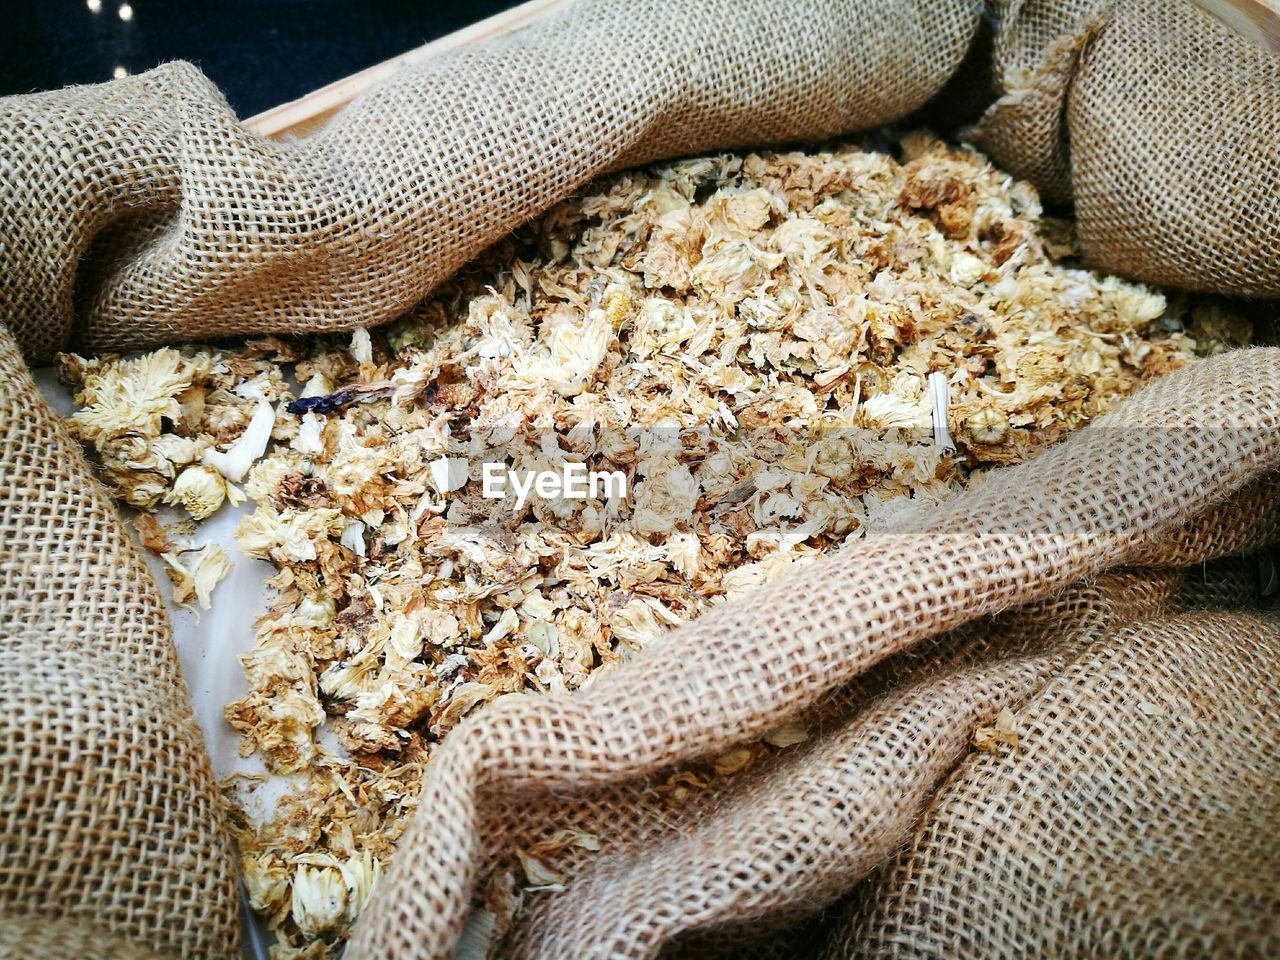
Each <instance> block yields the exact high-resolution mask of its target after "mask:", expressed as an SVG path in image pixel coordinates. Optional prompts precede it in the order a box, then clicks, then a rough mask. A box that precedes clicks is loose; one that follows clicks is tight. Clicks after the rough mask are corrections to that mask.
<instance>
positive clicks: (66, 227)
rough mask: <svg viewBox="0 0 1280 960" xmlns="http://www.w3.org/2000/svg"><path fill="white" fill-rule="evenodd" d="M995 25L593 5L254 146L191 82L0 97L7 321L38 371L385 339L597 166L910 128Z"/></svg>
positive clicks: (766, 9) (191, 72)
mask: <svg viewBox="0 0 1280 960" xmlns="http://www.w3.org/2000/svg"><path fill="white" fill-rule="evenodd" d="M977 19H978V13H977V10H976V9H975V8H974V7H973V6H972V5H971V4H970V3H968V2H967V0H931V2H929V3H923V2H919V3H915V2H903V0H848V2H842V3H834V4H833V3H828V2H824V0H798V2H788V3H783V4H779V3H775V2H772V0H720V2H714V3H705V2H704V3H688V2H685V0H646V2H644V3H643V4H637V3H634V2H630V0H581V2H579V3H577V4H575V5H574V6H573V8H571V9H570V10H568V11H566V12H564V13H563V14H561V15H558V16H553V17H550V18H549V19H547V20H545V21H542V22H539V23H538V24H537V25H535V26H534V27H532V28H530V29H529V30H527V31H525V32H523V33H520V34H517V35H516V36H514V37H512V38H510V39H507V40H503V41H500V42H497V43H493V44H489V45H486V46H484V47H482V48H479V49H473V48H469V49H464V50H459V51H457V52H454V53H452V54H450V55H448V56H444V57H441V58H439V59H436V60H433V61H431V62H429V63H426V64H424V65H422V66H420V67H417V68H415V69H414V70H412V71H405V72H402V73H401V74H400V75H399V76H398V77H397V78H396V79H395V80H394V81H393V82H391V83H388V84H386V85H384V86H382V87H380V88H378V89H376V90H374V91H372V92H370V93H369V94H368V95H366V96H365V97H363V98H361V99H360V100H358V101H357V102H355V103H353V104H352V105H351V106H350V107H349V108H347V109H346V110H344V111H342V113H341V114H340V115H339V116H338V117H337V118H336V119H334V120H333V121H332V123H331V124H330V125H329V126H328V127H327V128H326V129H325V130H324V131H323V132H321V133H320V134H318V135H317V136H315V137H313V138H310V139H308V140H306V141H304V142H301V143H297V144H278V143H271V142H266V141H263V140H262V139H260V138H258V137H255V136H253V135H250V134H248V133H246V132H245V131H244V130H243V129H242V128H241V127H240V126H239V125H238V124H237V123H236V121H235V118H234V116H233V115H232V113H231V111H230V110H229V109H228V108H227V106H226V104H225V103H224V102H223V100H222V98H221V97H220V95H219V94H218V92H217V91H216V90H215V89H214V88H213V87H212V85H211V84H209V82H208V81H207V80H205V79H204V77H203V76H201V75H200V74H199V73H198V72H197V71H196V70H195V69H194V68H192V67H190V66H188V65H185V64H171V65H168V66H166V67H162V68H160V69H158V70H154V71H151V72H150V73H146V74H142V75H139V76H137V77H133V78H128V79H126V80H122V81H118V82H116V83H112V84H108V85H105V86H102V87H82V88H79V89H73V90H66V91H59V92H57V93H52V94H35V95H32V96H28V97H15V98H10V99H9V100H6V101H0V130H5V131H7V132H6V134H5V136H4V137H3V139H0V170H2V171H3V172H4V177H3V180H2V181H0V236H3V237H4V238H5V244H4V245H3V246H2V247H0V275H3V276H5V278H6V280H5V283H4V286H3V288H0V322H7V323H8V324H9V325H10V326H11V327H12V328H13V329H14V330H16V331H17V333H18V337H19V340H20V342H21V343H22V345H23V347H24V350H25V352H26V353H27V354H28V356H30V357H35V358H44V357H47V356H48V355H49V353H50V352H51V351H52V350H55V349H58V348H59V346H60V345H61V344H62V343H64V342H65V340H66V337H67V334H68V331H69V330H71V328H72V327H73V326H75V327H76V332H77V334H78V335H79V336H80V337H81V339H82V341H83V344H84V346H85V347H86V349H110V350H115V349H120V348H126V347H127V348H133V347H140V346H144V345H153V344H156V343H159V342H163V341H172V340H174V339H190V338H193V337H210V336H216V335H219V334H226V333H245V332H248V331H251V330H269V331H299V330H325V329H336V328H349V327H352V326H366V325H370V324H376V323H378V322H380V321H384V320H389V319H391V318H392V317H394V316H396V315H397V314H399V313H401V312H403V311H404V310H406V309H407V308H408V307H410V306H411V305H412V304H413V303H414V302H415V301H417V300H418V299H419V298H421V297H422V296H423V295H424V294H426V293H427V292H428V290H430V289H431V287H432V286H434V285H435V284H436V283H438V282H439V281H441V280H443V279H444V278H446V277H447V276H449V275H450V274H451V273H452V272H453V271H455V270H456V269H457V268H458V267H459V266H461V265H462V264H463V263H465V262H466V261H467V260H468V259H470V258H471V257H472V256H474V255H475V254H476V253H478V252H479V251H480V250H482V249H483V248H484V247H486V246H488V245H489V244H490V243H492V242H494V241H495V240H497V239H498V238H499V237H501V236H503V235H504V234H506V233H507V232H508V231H510V230H511V229H513V228H515V227H517V226H519V225H520V224H522V223H524V222H525V221H527V220H528V219H530V218H531V217H532V216H533V215H534V214H536V213H539V212H541V211H542V210H544V209H546V208H547V207H549V206H551V205H552V204H554V203H555V202H557V201H559V200H561V199H563V198H564V197H565V196H566V195H567V194H569V193H570V192H571V191H572V190H574V189H575V188H576V187H578V186H580V185H582V184H583V183H584V182H586V181H587V180H588V179H590V178H591V177H592V176H594V175H596V174H598V173H600V172H602V171H604V170H607V169H611V168H618V167H626V166H632V165H635V164H639V163H644V162H646V161H649V160H652V159H654V158H658V157H667V156H672V155H675V154H685V153H696V152H699V151H705V150H711V149H718V148H724V147H730V146H734V145H750V144H759V143H769V142H778V141H786V140H797V139H819V138H824V137H830V136H833V135H835V134H838V133H841V132H845V131H848V130H857V129H865V128H868V127H872V126H875V125H877V124H880V123H883V122H885V121H888V120H891V119H893V118H895V117H898V116H901V115H902V114H904V113H906V112H908V111H910V110H912V109H914V108H915V107H917V106H919V105H920V104H922V103H923V102H924V101H925V100H926V99H928V97H929V96H930V95H931V94H932V93H934V92H935V91H936V90H937V89H938V88H939V87H940V86H941V85H942V83H943V82H944V81H945V80H946V78H947V76H948V74H950V73H951V71H952V70H954V69H955V66H956V64H958V63H959V61H960V59H961V58H962V57H963V55H964V52H965V49H966V47H967V46H968V44H969V40H970V37H971V35H972V33H973V30H974V27H975V24H976V23H977ZM86 254H88V255H89V256H88V258H87V260H86V261H85V262H83V263H82V262H81V260H80V258H81V257H82V256H85V255H86Z"/></svg>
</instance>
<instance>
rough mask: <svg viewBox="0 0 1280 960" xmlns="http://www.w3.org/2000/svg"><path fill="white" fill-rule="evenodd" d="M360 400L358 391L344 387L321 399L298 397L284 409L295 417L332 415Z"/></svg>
mask: <svg viewBox="0 0 1280 960" xmlns="http://www.w3.org/2000/svg"><path fill="white" fill-rule="evenodd" d="M359 398H360V391H358V390H355V389H352V388H351V387H344V388H343V389H341V390H338V391H336V392H334V393H330V394H327V395H325V396H323V397H300V398H298V399H297V400H291V401H289V403H288V405H286V406H285V409H286V410H288V411H289V412H290V413H292V414H294V415H296V416H302V414H304V413H333V412H334V411H335V410H341V409H342V408H343V407H345V406H346V405H347V404H349V403H353V402H354V401H356V400H358V399H359Z"/></svg>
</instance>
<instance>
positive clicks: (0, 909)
mask: <svg viewBox="0 0 1280 960" xmlns="http://www.w3.org/2000/svg"><path fill="white" fill-rule="evenodd" d="M79 451H80V448H79V444H78V443H77V441H76V440H75V439H73V438H72V437H71V435H70V434H69V433H67V432H66V431H65V429H64V428H63V427H62V426H61V425H60V424H59V423H58V421H57V418H56V417H55V416H54V415H53V413H52V412H50V410H49V409H48V407H46V406H45V404H44V402H43V400H41V398H40V395H39V393H38V392H37V391H36V387H35V384H34V383H33V382H32V380H31V376H30V374H29V373H28V372H27V370H26V368H25V367H24V365H23V363H22V359H21V358H20V357H19V356H18V351H17V348H16V346H15V344H14V342H13V340H12V338H11V337H9V335H8V334H7V333H6V332H5V331H4V330H3V328H0V506H2V509H0V543H3V549H2V550H0V744H3V746H0V956H3V957H11V956H25V957H53V958H57V957H87V956H134V955H137V956H148V955H149V954H150V952H151V951H154V953H155V954H156V955H162V956H170V957H174V956H183V957H209V956H219V957H221V956H227V955H229V954H230V953H232V951H233V950H234V947H235V945H236V943H237V940H238V937H237V923H238V906H237V902H236V894H235V881H234V874H233V872H232V871H233V859H232V852H231V844H230V841H229V840H228V838H227V836H226V833H225V830H224V822H223V811H222V806H221V802H220V796H219V793H218V791H217V788H216V787H215V785H214V782H213V774H212V772H211V770H210V769H209V761H208V759H207V757H206V756H205V751H204V744H203V739H202V737H201V735H200V730H199V728H198V727H197V726H196V722H195V718H194V717H193V716H192V712H191V705H190V698H189V696H188V692H187V687H186V685H185V684H184V683H183V681H182V678H181V676H180V674H179V670H178V659H177V655H176V653H175V652H174V649H173V645H172V643H171V642H170V640H169V622H168V616H167V614H166V613H165V609H164V604H163V602H162V601H161V599H160V595H159V593H158V592H157V590H156V586H155V583H154V582H153V581H152V580H151V577H150V575H149V574H148V573H147V569H146V566H145V565H144V563H143V561H142V558H141V557H140V556H139V555H138V553H137V551H136V550H135V549H134V548H133V546H132V543H131V541H130V540H129V539H128V537H127V536H126V535H125V534H124V531H123V530H122V529H121V527H120V522H119V518H118V517H117V515H116V511H115V508H114V507H113V505H112V503H111V501H110V499H109V498H108V496H107V494H106V491H105V490H103V489H102V488H101V487H100V486H99V485H98V483H97V482H96V481H95V480H93V479H92V478H91V477H90V476H89V470H88V465H87V464H86V463H85V461H84V459H83V457H82V456H81V455H80V452H79ZM76 944H80V946H78V947H77V946H76ZM86 944H89V945H91V946H90V947H88V948H86V946H85V945H86Z"/></svg>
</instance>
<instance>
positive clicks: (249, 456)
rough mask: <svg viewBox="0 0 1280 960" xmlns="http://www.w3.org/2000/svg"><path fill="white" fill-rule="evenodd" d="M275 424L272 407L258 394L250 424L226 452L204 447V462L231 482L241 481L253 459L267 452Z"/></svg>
mask: <svg viewBox="0 0 1280 960" xmlns="http://www.w3.org/2000/svg"><path fill="white" fill-rule="evenodd" d="M275 423H276V411H275V408H274V407H272V406H271V404H270V403H268V402H267V401H266V400H265V399H264V398H262V397H259V398H258V403H257V406H256V407H255V408H254V411H253V419H252V420H250V421H249V426H248V427H246V428H245V431H244V433H242V434H241V435H240V438H239V439H238V440H236V442H235V443H233V444H232V445H231V447H230V449H228V450H227V451H226V452H225V453H224V452H221V451H219V450H206V451H205V454H204V462H205V463H206V464H208V465H209V466H211V467H213V469H215V470H217V471H218V472H219V473H220V474H222V475H223V476H224V477H226V478H227V479H228V480H230V481H231V482H232V483H240V482H241V481H242V480H244V477H245V474H246V473H248V472H249V468H250V467H251V466H253V464H254V461H256V460H257V459H258V458H259V457H261V456H262V455H263V454H264V453H266V451H267V444H268V443H270V442H271V430H272V428H273V427H275Z"/></svg>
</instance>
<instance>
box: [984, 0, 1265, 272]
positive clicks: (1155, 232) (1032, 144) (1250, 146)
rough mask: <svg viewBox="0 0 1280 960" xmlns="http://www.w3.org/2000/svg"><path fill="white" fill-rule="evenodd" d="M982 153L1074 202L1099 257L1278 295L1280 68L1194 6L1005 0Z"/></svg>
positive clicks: (1170, 0) (1126, 268)
mask: <svg viewBox="0 0 1280 960" xmlns="http://www.w3.org/2000/svg"><path fill="white" fill-rule="evenodd" d="M994 15H995V22H996V24H997V26H996V30H995V33H996V36H995V43H994V49H995V53H994V59H995V64H994V69H993V71H992V72H993V75H994V78H995V82H996V85H997V92H998V93H1000V94H1003V96H1002V97H1001V99H1000V100H998V101H997V102H996V103H995V104H993V105H992V107H991V108H990V110H989V111H988V113H987V115H986V116H985V117H984V118H983V120H982V121H981V123H979V125H978V127H977V129H976V130H975V131H974V132H973V139H974V142H975V143H977V144H978V146H980V147H981V148H982V149H984V150H986V151H987V152H988V153H989V154H990V155H991V156H992V158H993V159H995V160H996V161H997V162H998V163H1000V164H1001V165H1002V166H1004V167H1005V168H1006V169H1008V170H1010V171H1011V172H1013V173H1015V174H1018V175H1019V176H1025V177H1027V178H1029V179H1031V180H1032V181H1033V182H1035V183H1036V185H1037V186H1038V187H1040V189H1041V191H1042V192H1043V193H1044V194H1045V196H1046V198H1047V199H1050V200H1053V201H1056V202H1062V203H1065V202H1067V201H1070V200H1074V203H1075V214H1076V219H1077V222H1078V224H1079V235H1080V242H1081V246H1082V247H1083V249H1084V252H1085V255H1086V256H1087V257H1088V258H1089V259H1090V260H1091V261H1092V262H1093V263H1096V264H1098V265H1100V266H1103V267H1105V268H1106V269H1108V270H1112V271H1115V272H1117V273H1122V274H1126V275H1128V276H1132V277H1137V278H1138V279H1141V280H1147V281H1150V282H1152V283H1160V284H1168V285H1172V286H1178V287H1184V288H1186V289H1190V290H1209V291H1215V292H1219V293H1229V294H1233V295H1237V296H1247V297H1280V244H1277V243H1276V241H1275V230H1276V227H1275V225H1276V223H1277V222H1278V221H1280V139H1278V138H1277V137H1276V135H1275V131H1276V129H1277V128H1280V57H1276V56H1275V55H1274V54H1272V53H1271V52H1270V51H1268V50H1266V49H1264V48H1262V47H1260V46H1258V45H1256V44H1254V43H1252V42H1250V41H1248V40H1245V39H1243V38H1242V37H1239V36H1237V35H1236V34H1234V33H1232V32H1231V31H1230V30H1229V29H1227V28H1226V27H1225V26H1223V25H1222V24H1221V23H1220V22H1218V21H1217V20H1215V19H1214V18H1213V17H1211V16H1210V15H1209V14H1207V13H1205V12H1204V11H1202V10H1200V9H1197V8H1196V7H1194V6H1192V5H1191V4H1190V3H1186V2H1181V0H1115V2H1108V0H999V2H997V3H995V4H994Z"/></svg>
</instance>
